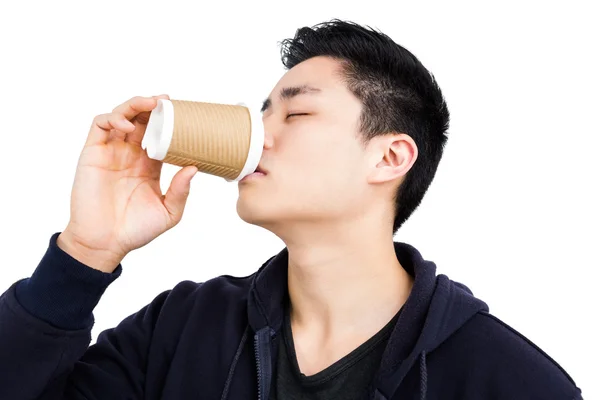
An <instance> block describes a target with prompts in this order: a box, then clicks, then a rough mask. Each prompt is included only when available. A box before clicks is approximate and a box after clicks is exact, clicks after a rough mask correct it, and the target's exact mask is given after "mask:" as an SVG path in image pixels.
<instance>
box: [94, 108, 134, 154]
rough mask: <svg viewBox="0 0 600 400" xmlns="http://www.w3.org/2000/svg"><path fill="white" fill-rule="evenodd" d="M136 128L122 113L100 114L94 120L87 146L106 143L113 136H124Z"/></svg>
mask: <svg viewBox="0 0 600 400" xmlns="http://www.w3.org/2000/svg"><path fill="white" fill-rule="evenodd" d="M134 130H135V125H134V124H133V123H131V122H130V121H128V120H127V119H125V118H124V117H123V116H122V115H117V114H100V115H98V116H96V117H95V118H94V121H93V122H92V127H91V128H90V133H89V134H88V138H87V141H86V146H87V145H95V144H101V143H106V142H107V141H108V140H109V139H111V138H112V137H115V138H119V137H120V138H124V137H125V135H126V134H127V133H128V132H133V131H134ZM111 131H112V135H111Z"/></svg>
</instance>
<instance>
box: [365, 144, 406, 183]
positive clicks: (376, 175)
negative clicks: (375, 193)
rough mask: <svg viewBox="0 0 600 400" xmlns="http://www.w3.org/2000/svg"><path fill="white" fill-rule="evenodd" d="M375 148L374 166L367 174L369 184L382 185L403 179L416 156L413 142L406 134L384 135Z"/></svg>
mask: <svg viewBox="0 0 600 400" xmlns="http://www.w3.org/2000/svg"><path fill="white" fill-rule="evenodd" d="M384 138H385V139H383V140H381V141H380V142H379V143H378V144H377V146H375V148H374V150H375V155H376V157H377V158H376V160H377V162H376V165H375V167H374V168H373V170H372V172H371V173H370V174H369V183H383V182H387V181H392V180H396V179H398V178H401V177H403V176H404V175H406V174H407V173H408V171H409V170H410V169H411V168H412V166H413V165H414V163H415V161H416V160H417V156H418V149H417V145H416V143H415V141H414V140H413V139H412V138H411V137H410V136H408V135H406V134H394V135H386V136H385V137H384Z"/></svg>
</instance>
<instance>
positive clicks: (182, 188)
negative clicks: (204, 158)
mask: <svg viewBox="0 0 600 400" xmlns="http://www.w3.org/2000/svg"><path fill="white" fill-rule="evenodd" d="M197 172H198V168H196V167H195V166H193V165H191V166H188V167H184V168H182V169H180V170H179V171H178V172H177V173H176V174H175V176H174V177H173V180H172V181H171V185H170V186H169V189H168V190H167V193H166V194H165V196H164V200H163V204H164V205H165V208H166V209H167V212H168V213H169V218H170V219H171V224H172V225H171V227H173V226H175V225H176V224H177V223H179V221H181V217H182V216H183V210H184V208H185V203H186V201H187V198H188V195H189V194H190V183H191V181H192V178H193V177H194V175H196V173H197Z"/></svg>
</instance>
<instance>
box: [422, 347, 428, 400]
mask: <svg viewBox="0 0 600 400" xmlns="http://www.w3.org/2000/svg"><path fill="white" fill-rule="evenodd" d="M425 357H426V356H425V351H424V350H423V351H422V352H421V368H420V372H421V400H426V399H427V359H426V358H425Z"/></svg>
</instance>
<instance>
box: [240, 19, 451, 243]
mask: <svg viewBox="0 0 600 400" xmlns="http://www.w3.org/2000/svg"><path fill="white" fill-rule="evenodd" d="M281 52H282V61H283V64H284V66H285V67H286V68H287V69H288V71H287V72H286V73H285V75H284V76H283V77H282V78H281V79H280V81H279V82H278V83H277V85H276V86H275V88H274V89H273V90H272V92H271V94H270V95H269V97H268V99H267V100H266V101H265V103H264V105H263V123H264V127H265V145H264V152H263V156H262V160H261V163H260V167H259V168H262V169H263V170H265V171H266V175H265V176H259V177H255V179H248V180H246V181H244V182H241V183H240V184H239V190H240V197H239V199H238V207H237V208H238V213H239V215H240V217H241V218H242V219H243V220H245V221H247V222H249V223H253V224H256V225H260V226H263V227H266V228H267V229H271V230H277V229H280V228H278V227H280V226H285V225H286V224H299V225H307V226H310V225H322V224H325V225H331V223H333V224H334V225H338V226H339V227H346V226H347V227H351V226H353V222H356V221H359V220H364V219H365V218H371V219H372V218H373V217H374V216H376V217H380V218H381V221H380V224H381V225H380V226H381V228H382V229H389V231H390V233H392V232H396V231H397V229H398V228H399V227H400V226H401V225H402V223H403V222H404V221H406V219H407V218H408V217H409V216H410V215H411V214H412V212H413V211H414V210H415V209H416V208H417V206H418V205H419V204H420V202H421V200H422V198H423V196H424V194H425V192H426V191H427V188H428V187H429V185H430V183H431V181H432V180H433V177H434V175H435V171H436V169H437V166H438V164H439V161H440V159H441V156H442V151H443V147H444V144H445V142H446V130H447V129H448V123H449V113H448V109H447V106H446V103H445V101H444V98H443V96H442V93H441V91H440V89H439V87H438V85H437V83H436V81H435V79H434V78H433V76H432V75H431V74H430V73H429V72H428V71H427V70H426V69H425V67H423V65H422V64H421V63H420V62H419V61H418V60H417V58H416V57H415V56H413V55H412V54H411V53H410V52H409V51H408V50H406V49H404V48H403V47H401V46H399V45H397V44H396V43H394V42H393V41H392V40H391V39H390V38H389V37H388V36H386V35H384V34H382V33H379V32H376V31H374V30H372V29H370V28H364V27H361V26H359V25H357V24H354V23H350V22H343V21H339V20H334V21H331V22H327V23H323V24H319V25H316V26H314V27H312V28H308V27H305V28H301V29H299V30H298V31H297V32H296V35H295V37H294V38H292V39H286V40H284V41H283V42H282V50H281Z"/></svg>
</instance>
